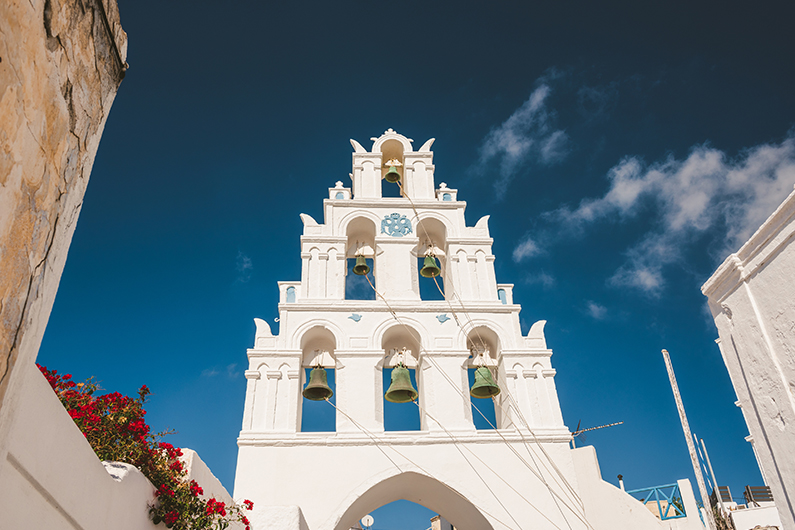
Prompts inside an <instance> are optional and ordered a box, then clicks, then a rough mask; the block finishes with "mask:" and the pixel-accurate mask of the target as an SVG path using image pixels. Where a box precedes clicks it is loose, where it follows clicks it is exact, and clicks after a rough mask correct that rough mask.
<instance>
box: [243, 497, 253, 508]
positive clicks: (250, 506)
mask: <svg viewBox="0 0 795 530" xmlns="http://www.w3.org/2000/svg"><path fill="white" fill-rule="evenodd" d="M243 506H245V507H246V510H253V509H254V503H253V502H251V501H250V500H248V499H246V500H244V501H243Z"/></svg>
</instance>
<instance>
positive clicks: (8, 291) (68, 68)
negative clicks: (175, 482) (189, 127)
mask: <svg viewBox="0 0 795 530" xmlns="http://www.w3.org/2000/svg"><path fill="white" fill-rule="evenodd" d="M126 55H127V35H126V34H125V32H124V31H123V30H122V28H121V24H120V22H119V13H118V8H117V5H116V1H115V0H4V1H3V2H0V91H1V94H0V315H1V317H0V458H3V459H4V458H5V449H4V448H5V445H6V444H5V441H6V438H7V437H8V433H9V430H10V429H11V428H12V427H11V422H10V421H8V420H9V419H10V415H11V411H10V409H12V408H13V407H14V406H16V405H18V397H17V396H18V393H19V388H18V386H19V383H20V378H21V376H20V375H19V373H18V372H19V371H18V370H17V367H19V366H21V365H25V364H32V363H33V362H34V360H35V358H36V355H37V352H38V349H39V345H40V343H41V339H42V336H43V334H44V329H45V327H46V325H47V320H48V318H49V314H50V310H51V309H52V304H53V301H54V298H55V293H56V291H57V290H58V282H59V281H60V277H61V272H62V271H63V266H64V262H65V260H66V254H67V251H68V249H69V244H70V242H71V239H72V233H73V231H74V228H75V224H76V222H77V217H78V215H79V213H80V207H81V205H82V202H83V195H84V193H85V189H86V185H87V184H88V177H89V175H90V173H91V167H92V165H93V162H94V155H95V154H96V151H97V146H98V145H99V140H100V136H101V135H102V131H103V128H104V126H105V120H106V119H107V117H108V113H109V111H110V107H111V105H112V103H113V99H114V97H115V95H116V91H117V90H118V87H119V84H120V83H121V80H122V78H123V77H124V72H125V69H126V63H125V58H126Z"/></svg>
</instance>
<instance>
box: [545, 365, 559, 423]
mask: <svg viewBox="0 0 795 530" xmlns="http://www.w3.org/2000/svg"><path fill="white" fill-rule="evenodd" d="M556 373H557V372H556V371H555V369H554V368H550V369H549V370H543V371H542V372H541V374H542V375H543V378H544V393H545V394H546V397H547V403H548V404H549V419H550V421H551V422H552V424H553V425H555V426H556V427H558V426H563V413H561V411H560V403H559V402H558V390H557V388H556V387H555V374H556Z"/></svg>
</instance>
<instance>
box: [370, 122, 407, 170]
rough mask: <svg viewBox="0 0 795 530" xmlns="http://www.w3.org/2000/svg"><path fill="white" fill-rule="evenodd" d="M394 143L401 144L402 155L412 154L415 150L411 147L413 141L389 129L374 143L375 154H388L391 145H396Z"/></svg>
mask: <svg viewBox="0 0 795 530" xmlns="http://www.w3.org/2000/svg"><path fill="white" fill-rule="evenodd" d="M392 142H397V143H399V144H400V147H401V153H411V152H412V151H414V148H412V147H411V140H409V139H408V138H406V137H405V136H403V135H402V134H400V133H396V132H395V131H393V130H392V129H388V130H387V131H386V132H385V133H384V134H382V135H381V137H380V138H377V139H376V140H375V142H374V143H373V153H385V152H387V151H388V150H389V147H390V144H391V145H394V144H393V143H392ZM385 144H386V145H385ZM385 147H386V148H385ZM384 162H386V160H384Z"/></svg>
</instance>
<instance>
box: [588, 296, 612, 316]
mask: <svg viewBox="0 0 795 530" xmlns="http://www.w3.org/2000/svg"><path fill="white" fill-rule="evenodd" d="M586 310H587V311H588V314H589V315H591V316H592V317H593V318H595V319H596V320H603V319H604V318H605V317H606V316H607V308H606V307H605V306H603V305H599V304H597V303H596V302H594V301H593V300H588V301H587V303H586Z"/></svg>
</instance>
